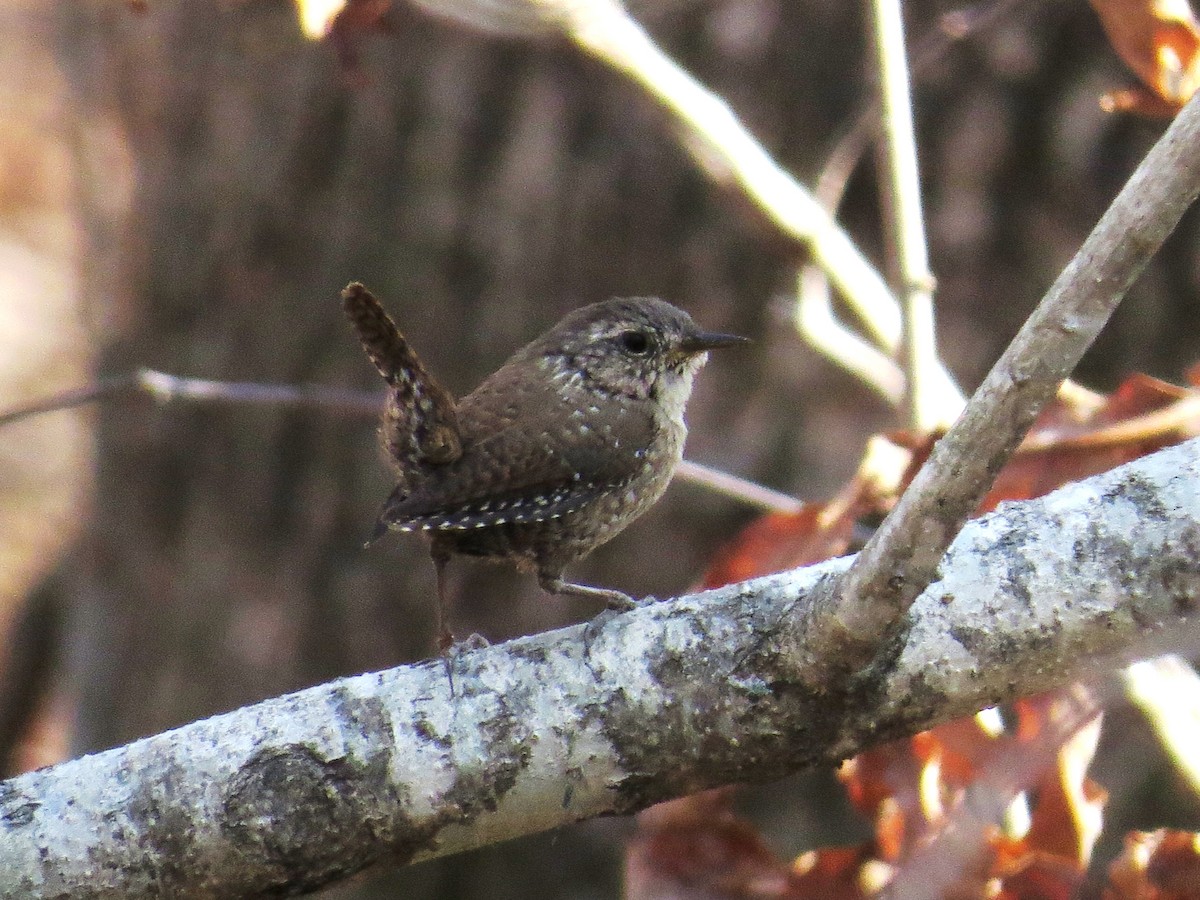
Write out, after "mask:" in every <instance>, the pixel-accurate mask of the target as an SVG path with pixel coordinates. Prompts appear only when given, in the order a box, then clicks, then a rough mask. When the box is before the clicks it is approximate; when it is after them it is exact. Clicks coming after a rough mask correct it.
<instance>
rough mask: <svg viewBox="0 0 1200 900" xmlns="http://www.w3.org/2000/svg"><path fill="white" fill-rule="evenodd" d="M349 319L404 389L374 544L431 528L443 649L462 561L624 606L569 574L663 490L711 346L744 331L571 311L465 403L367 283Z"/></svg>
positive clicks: (602, 309)
mask: <svg viewBox="0 0 1200 900" xmlns="http://www.w3.org/2000/svg"><path fill="white" fill-rule="evenodd" d="M342 298H343V304H344V306H345V309H346V314H347V315H348V316H349V317H350V320H351V321H352V322H353V323H354V326H355V328H356V329H357V330H358V333H359V337H360V339H361V340H362V343H363V346H364V347H365V348H366V350H367V354H368V356H370V357H371V360H372V362H374V363H375V366H376V368H377V369H379V371H380V373H381V374H382V375H383V377H384V379H385V380H386V381H387V382H388V384H389V385H390V386H391V390H390V391H389V395H388V401H387V406H386V407H385V409H384V415H383V422H382V425H381V427H380V434H381V437H382V440H383V443H384V446H385V448H386V450H387V452H388V455H389V457H390V458H391V460H392V463H393V465H394V467H395V469H396V474H397V481H398V484H397V486H396V489H395V490H394V491H393V492H392V494H391V496H390V497H389V498H388V500H387V503H386V504H385V505H384V508H383V512H382V514H381V515H380V518H379V523H378V525H377V526H376V532H375V537H378V536H380V535H381V534H383V533H384V532H386V531H387V530H389V529H392V530H396V531H423V532H426V533H428V534H429V535H430V538H431V541H432V543H431V552H432V555H433V559H434V562H435V564H436V567H437V574H438V602H439V615H440V617H441V624H440V629H439V631H440V635H439V640H440V642H441V646H442V647H443V648H445V647H447V646H449V644H450V642H451V641H452V640H453V639H452V637H451V635H450V632H449V629H448V628H446V627H445V616H444V605H445V591H444V577H443V575H444V569H445V564H446V561H447V560H448V559H449V558H450V556H451V555H452V554H455V553H458V554H464V555H469V556H478V557H484V558H488V559H494V560H502V561H508V562H511V563H514V564H515V565H516V566H517V567H518V568H519V569H521V570H522V571H530V572H534V573H536V574H537V576H538V581H539V583H540V584H541V586H542V587H543V588H544V589H545V590H546V591H548V592H550V593H557V594H574V595H577V596H586V597H593V598H596V599H600V600H603V601H604V602H605V603H606V604H607V605H609V606H611V607H615V608H622V609H627V608H629V607H630V606H632V605H633V604H634V601H633V600H632V599H631V598H630V597H628V596H626V595H625V594H623V593H621V592H619V591H612V590H604V589H600V588H592V587H586V586H584V585H579V584H572V583H570V582H566V581H564V580H563V578H562V573H563V570H564V568H565V567H566V566H567V565H569V564H570V563H572V562H574V561H575V560H577V559H579V558H580V557H582V556H585V555H586V554H588V553H589V552H591V551H592V550H594V549H595V548H596V547H598V546H599V545H600V544H603V543H604V542H605V541H607V540H609V539H610V538H612V537H613V536H614V535H616V534H617V533H618V532H619V531H621V530H622V529H623V528H624V527H625V526H626V525H628V524H629V523H630V522H632V521H633V520H634V519H636V518H637V517H638V516H640V515H641V514H642V513H644V512H645V511H646V510H647V509H649V508H650V507H651V506H652V505H653V504H654V503H655V501H657V500H658V498H659V497H660V496H662V493H663V491H664V490H666V487H667V484H668V482H669V481H670V480H671V475H672V474H673V472H674V470H675V466H676V464H677V463H678V462H679V460H680V459H681V457H682V455H683V443H684V439H685V437H686V436H687V427H686V426H685V424H684V421H683V412H684V407H685V405H686V404H687V400H688V397H689V396H690V394H691V390H692V379H693V377H694V376H695V373H696V372H697V371H698V370H699V369H700V367H701V366H702V365H704V362H705V361H706V359H707V358H708V354H707V351H708V350H711V349H715V348H719V347H727V346H731V345H733V344H736V343H740V342H741V341H742V340H743V338H739V337H734V336H731V335H724V334H712V333H709V332H705V331H701V330H700V329H699V328H698V327H697V326H696V324H695V323H694V322H693V321H692V319H691V317H690V316H688V314H687V313H685V312H683V311H682V310H680V309H677V308H676V307H674V306H672V305H671V304H669V303H666V302H664V301H662V300H656V299H653V298H628V299H614V300H608V301H605V302H602V303H594V304H592V305H591V306H585V307H583V308H582V309H578V310H575V311H574V312H572V313H570V314H569V315H567V316H566V317H565V318H564V319H563V320H562V321H561V322H559V323H558V324H557V325H555V326H554V327H553V328H552V329H550V331H548V332H546V333H545V334H544V335H542V336H541V337H540V338H538V339H537V340H535V341H533V342H532V343H530V344H528V345H527V346H526V347H524V348H523V349H521V350H519V351H517V353H515V354H514V355H513V356H512V357H511V358H510V359H509V360H508V361H507V362H506V363H505V364H504V365H503V366H501V367H500V369H498V370H497V371H496V372H495V373H493V374H492V375H491V376H489V377H488V378H487V379H485V380H484V382H483V383H482V384H480V385H479V387H477V388H476V389H475V390H474V391H472V392H471V393H470V394H468V395H466V396H465V397H463V398H462V399H461V400H459V401H457V403H456V402H455V400H454V397H453V395H452V394H451V393H450V392H449V391H447V390H446V389H445V388H443V387H442V386H441V385H440V384H438V382H437V381H436V380H434V378H433V377H432V376H431V375H430V374H429V372H428V371H427V370H426V369H425V367H424V366H423V365H422V364H421V362H420V360H418V359H417V357H416V355H415V354H414V353H413V351H412V349H411V348H410V347H409V345H408V343H407V342H406V341H405V340H404V337H403V336H402V335H401V334H400V332H399V331H398V330H397V329H396V326H395V324H394V323H393V322H392V321H391V319H390V318H388V316H387V313H386V312H384V310H383V308H382V307H381V306H380V304H379V302H378V300H376V299H375V297H373V296H372V295H371V294H370V293H369V292H368V291H367V290H366V288H364V287H363V286H362V285H360V284H351V285H350V286H349V287H347V288H346V290H345V291H343V292H342Z"/></svg>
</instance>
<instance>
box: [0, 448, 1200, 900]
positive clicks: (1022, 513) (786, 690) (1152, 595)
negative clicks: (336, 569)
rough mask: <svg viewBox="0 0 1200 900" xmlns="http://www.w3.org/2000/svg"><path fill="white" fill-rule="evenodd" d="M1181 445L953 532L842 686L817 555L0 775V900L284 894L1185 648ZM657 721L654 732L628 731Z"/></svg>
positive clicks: (1192, 552) (1189, 623) (1187, 482)
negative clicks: (710, 587)
mask: <svg viewBox="0 0 1200 900" xmlns="http://www.w3.org/2000/svg"><path fill="white" fill-rule="evenodd" d="M1197 485H1200V441H1191V442H1189V443H1186V444H1182V445H1179V446H1177V447H1173V448H1170V449H1168V450H1164V451H1161V452H1159V453H1157V454H1154V455H1152V456H1148V457H1144V458H1142V459H1140V460H1138V461H1136V462H1134V463H1130V464H1129V465H1126V466H1123V467H1121V468H1119V469H1116V470H1113V471H1112V472H1108V473H1105V474H1104V475H1101V476H1098V477H1096V478H1092V479H1089V480H1088V481H1086V482H1081V483H1079V484H1075V485H1069V486H1067V487H1066V488H1063V489H1062V490H1060V491H1057V492H1055V493H1054V494H1051V495H1049V496H1047V497H1045V498H1043V499H1041V500H1036V501H1031V502H1027V503H1020V504H1011V505H1008V506H1005V507H1003V508H1002V509H1001V510H1000V511H998V512H996V513H994V514H992V515H989V516H986V517H984V518H982V519H979V520H977V521H974V522H971V523H970V524H969V525H968V526H967V527H966V528H964V529H963V531H962V533H961V534H960V535H959V537H958V539H957V540H956V541H955V543H954V545H953V547H951V549H950V552H949V553H948V554H947V555H946V558H945V560H944V562H943V566H942V568H941V571H940V580H939V581H938V582H937V583H936V584H934V585H932V586H931V587H930V588H929V589H928V590H927V591H926V592H925V593H924V594H923V595H922V596H921V597H920V598H919V599H918V601H917V602H916V603H915V604H914V605H913V607H912V609H911V615H910V620H909V622H908V627H907V628H906V630H905V632H904V635H903V638H902V639H901V640H898V641H896V642H895V643H894V644H893V645H892V652H891V653H890V654H889V655H888V656H887V658H886V659H883V660H881V661H880V664H879V665H877V666H874V667H872V668H871V669H870V670H868V671H865V672H862V673H860V676H859V678H858V680H857V681H856V683H855V684H854V686H853V688H852V689H849V690H846V689H842V688H841V687H839V686H838V685H837V684H836V683H829V682H826V683H824V684H818V685H816V686H814V680H813V675H814V674H815V673H819V672H823V671H828V670H829V667H830V663H829V661H828V660H821V659H818V658H817V657H816V656H815V655H814V654H816V653H818V652H820V651H821V650H823V649H824V647H823V646H821V645H818V644H814V643H813V640H812V637H811V635H809V634H808V633H807V632H806V630H805V627H804V623H803V621H802V617H800V616H797V615H796V614H795V610H796V609H797V608H801V607H803V606H804V605H806V604H807V603H809V602H811V599H812V598H813V596H814V592H815V590H816V589H817V588H818V586H819V585H820V583H821V581H822V580H823V579H824V578H827V577H830V576H832V575H834V574H835V573H837V572H840V571H842V570H844V569H845V567H846V565H847V563H848V562H849V560H835V561H832V562H828V563H825V564H822V565H820V566H816V567H813V568H810V569H804V570H797V571H794V572H789V573H785V574H781V575H776V576H771V577H768V578H762V579H756V580H754V581H751V582H746V583H744V584H739V585H732V586H730V587H727V588H723V589H720V590H717V591H710V592H707V593H704V594H697V595H691V596H685V597H681V598H679V599H676V600H673V601H667V602H662V603H656V604H651V605H648V606H645V607H642V608H640V609H638V610H635V611H633V612H630V613H627V614H623V615H619V616H613V617H610V618H608V619H606V620H603V621H601V620H597V621H596V622H593V623H591V624H589V625H586V626H583V625H581V626H576V627H574V628H567V629H563V630H560V631H556V632H550V633H546V634H541V635H536V636H533V637H528V638H523V639H520V640H517V641H513V642H510V643H507V644H504V645H500V646H496V647H490V648H487V649H484V650H479V651H472V652H468V653H463V654H461V655H459V656H458V657H456V659H455V661H454V663H453V664H454V666H455V683H456V686H457V695H456V696H454V697H451V694H450V688H449V684H448V682H447V679H446V677H445V670H444V667H443V665H442V664H441V663H440V662H436V663H435V662H428V663H424V664H421V665H416V666H405V667H401V668H398V669H392V670H389V671H386V672H380V673H376V674H369V675H361V676H357V677H354V678H347V679H342V680H339V681H336V682H333V683H330V684H327V685H322V686H319V687H314V688H310V689H308V690H305V691H300V692H298V693H295V694H291V695H288V696H285V697H280V698H278V699H274V700H269V701H266V702H264V703H260V704H257V705H255V706H251V707H246V708H245V709H241V710H238V711H235V712H232V713H227V714H225V715H221V716H217V717H215V718H212V719H208V720H205V721H202V722H196V723H193V724H190V725H186V726H184V727H182V728H179V729H176V730H174V731H171V732H167V733H164V734H161V735H157V736H155V737H151V738H147V739H145V740H141V741H137V742H136V743H133V744H130V745H128V746H125V747H120V748H117V749H114V750H109V751H106V752H103V753H99V754H96V755H94V756H89V757H85V758H82V759H78V760H73V761H71V762H67V763H63V764H61V765H58V766H55V767H53V768H49V769H43V770H41V771H38V772H31V773H28V774H25V775H22V776H19V777H17V778H14V779H11V780H9V781H7V782H4V783H3V784H0V896H3V897H6V898H18V897H19V898H22V900H38V898H48V897H62V896H68V895H69V896H71V897H76V898H99V897H112V896H121V897H129V898H137V897H161V896H180V897H182V896H188V897H248V896H263V895H268V894H269V895H271V896H279V895H283V894H294V893H300V892H303V891H306V890H311V889H315V888H316V887H318V886H320V885H323V884H327V883H330V882H333V881H337V880H339V879H341V878H344V877H346V876H348V875H350V874H351V873H353V872H355V871H358V870H361V869H363V868H366V867H368V866H371V865H374V864H377V863H379V864H389V865H402V864H404V863H406V862H409V861H415V860H420V859H426V858H429V857H431V856H436V855H442V854H447V853H455V852H459V851H462V850H466V849H468V848H471V847H476V846H480V845H483V844H487V843H492V842H496V841H500V840H504V839H507V838H511V837H515V836H517V835H520V834H527V833H531V832H535V831H539V830H543V829H547V828H552V827H555V826H559V825H563V824H567V823H570V822H575V821H578V820H581V819H585V818H590V817H593V816H598V815H604V814H611V813H629V812H632V811H634V810H637V809H641V808H643V807H645V806H648V805H650V804H652V803H655V802H657V801H660V800H662V799H664V798H667V797H672V796H677V795H681V794H685V793H690V792H693V791H696V790H698V789H701V788H704V787H707V786H711V785H716V784H724V783H728V782H731V781H746V780H764V779H770V778H775V777H778V776H780V775H782V774H784V773H786V772H790V771H794V770H796V769H798V768H800V767H803V766H808V765H813V764H832V763H834V762H836V761H837V760H840V759H842V758H844V757H845V756H848V755H850V754H853V753H855V752H857V751H859V750H861V749H863V748H865V747H867V746H872V745H875V744H878V743H880V742H882V741H886V740H889V739H892V738H895V737H898V736H901V735H906V734H911V733H913V732H916V731H918V730H922V729H925V728H928V727H929V726H931V725H933V724H935V723H937V722H939V721H944V720H947V719H951V718H955V717H958V716H962V715H965V714H969V713H971V712H974V711H976V710H978V709H980V708H982V707H986V706H989V705H992V704H995V703H998V702H1002V701H1005V700H1011V699H1013V698H1015V697H1017V696H1022V695H1028V694H1032V693H1035V692H1038V691H1043V690H1046V689H1048V688H1051V687H1055V686H1060V685H1064V684H1067V683H1069V682H1071V681H1073V680H1074V679H1077V678H1079V677H1080V676H1081V675H1085V674H1086V673H1087V672H1089V671H1092V670H1095V669H1096V668H1097V667H1101V666H1102V667H1104V669H1108V668H1110V667H1111V666H1112V664H1113V663H1114V662H1115V661H1118V658H1121V659H1123V658H1127V657H1128V656H1129V655H1131V654H1132V653H1133V652H1135V649H1136V648H1137V647H1138V645H1139V644H1140V645H1142V649H1143V650H1145V649H1146V648H1147V645H1153V646H1154V648H1155V649H1159V648H1161V649H1167V648H1174V649H1179V650H1184V651H1186V650H1189V649H1192V648H1191V646H1190V645H1191V644H1192V643H1193V639H1194V638H1195V634H1194V633H1193V632H1194V627H1193V626H1194V625H1195V624H1196V623H1195V616H1194V615H1193V612H1194V608H1195V605H1196V603H1197V601H1198V600H1200V556H1198V555H1197V552H1196V548H1197V547H1200V488H1198V487H1197ZM648 722H653V723H654V724H655V727H653V728H647V727H646V723H648Z"/></svg>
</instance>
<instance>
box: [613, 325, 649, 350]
mask: <svg viewBox="0 0 1200 900" xmlns="http://www.w3.org/2000/svg"><path fill="white" fill-rule="evenodd" d="M618 340H619V341H620V342H621V346H622V347H624V348H625V349H626V350H628V351H629V352H630V353H632V354H634V355H635V356H641V355H642V354H643V353H647V352H649V350H650V338H649V336H647V334H646V333H645V332H644V331H622V332H621V335H620V337H619V338H618Z"/></svg>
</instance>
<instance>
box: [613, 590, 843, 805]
mask: <svg viewBox="0 0 1200 900" xmlns="http://www.w3.org/2000/svg"><path fill="white" fill-rule="evenodd" d="M774 613H775V614H776V615H777V614H778V610H775V611H774ZM672 615H673V617H676V618H677V619H679V620H680V623H681V624H684V625H686V626H687V627H688V628H690V630H691V631H692V632H693V633H694V634H695V636H696V640H694V641H692V642H689V643H688V645H687V646H688V649H687V650H686V651H683V650H680V649H679V647H667V648H660V649H658V650H657V652H656V651H655V650H651V651H650V654H651V655H650V658H649V659H648V660H647V662H648V665H649V674H650V675H651V676H652V677H653V679H654V680H655V681H656V682H657V683H658V685H660V687H661V691H662V693H661V697H662V698H663V700H662V702H661V704H659V705H655V706H654V708H653V710H652V711H651V710H648V709H646V708H645V707H643V706H642V704H641V703H640V702H639V700H638V698H637V697H636V696H630V695H628V694H626V693H625V692H623V691H620V690H614V691H612V692H611V693H610V694H609V695H608V696H607V697H606V702H605V703H604V705H603V714H602V716H601V718H600V719H599V721H600V725H601V727H602V729H603V730H604V732H605V734H606V736H607V738H608V740H609V741H610V742H611V743H612V746H613V748H614V751H615V752H616V754H617V758H618V761H619V766H620V769H621V770H622V772H623V773H624V777H623V778H622V779H621V781H620V783H619V784H617V785H615V791H616V794H615V797H614V804H615V807H616V812H618V813H627V812H631V811H634V810H638V809H644V808H645V807H646V806H649V805H651V804H652V803H655V802H658V801H660V800H662V799H665V798H667V797H671V796H678V795H680V794H684V793H690V792H694V791H697V790H701V789H703V788H707V787H711V786H713V785H716V784H728V783H732V782H738V781H762V780H769V779H772V778H777V777H780V776H782V775H783V774H785V773H787V772H789V771H794V770H795V769H796V768H799V767H801V766H804V765H807V764H812V763H814V762H817V761H828V760H827V756H826V755H825V751H824V748H825V747H827V746H829V744H830V741H829V736H830V735H831V734H834V733H837V730H838V729H839V728H840V726H841V724H842V718H843V714H844V711H845V706H844V695H843V694H839V692H838V691H837V689H836V686H833V685H830V686H828V688H827V689H826V690H823V691H820V692H814V691H813V690H812V689H811V688H809V687H807V686H806V685H805V684H803V683H800V682H799V681H798V680H796V679H795V678H794V677H793V676H792V675H791V674H790V670H789V668H788V665H789V664H788V660H787V658H786V653H784V652H782V651H781V649H780V647H779V646H778V644H777V642H776V639H775V637H771V638H766V639H763V640H761V641H760V642H759V644H758V646H757V648H756V650H755V652H754V659H753V662H752V663H749V664H746V665H735V668H734V670H733V671H730V669H729V665H730V664H729V661H728V659H727V658H725V657H723V656H722V655H721V654H720V653H714V654H709V653H707V652H706V651H705V648H706V647H708V646H712V645H713V644H714V643H715V642H716V641H719V640H725V639H727V638H725V637H722V636H720V635H717V634H709V633H708V632H707V629H708V628H709V626H710V624H711V623H710V622H709V621H708V620H707V617H704V616H698V615H695V614H693V613H691V612H688V611H682V610H681V611H679V612H677V613H673V614H672ZM755 618H756V617H754V616H751V617H748V618H746V617H740V616H739V617H725V618H724V619H722V621H723V622H724V623H726V624H728V623H729V622H734V621H736V622H738V624H739V626H743V627H745V628H746V629H748V630H750V629H755V630H756V633H758V634H759V635H760V636H761V635H762V634H764V633H771V634H774V632H772V631H771V624H770V623H766V624H765V625H764V624H763V623H757V624H756V622H755V621H754V619H755ZM609 627H610V628H612V627H618V628H619V627H624V626H623V625H618V624H615V623H614V624H612V625H610V626H609ZM758 629H764V630H758ZM672 630H674V629H672ZM776 630H777V629H776ZM650 716H653V718H652V719H650V718H649V717H650ZM780 723H786V724H784V725H782V726H781V725H780ZM734 735H736V736H737V740H736V741H734V740H733V737H734Z"/></svg>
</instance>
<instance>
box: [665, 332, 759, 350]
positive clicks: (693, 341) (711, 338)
mask: <svg viewBox="0 0 1200 900" xmlns="http://www.w3.org/2000/svg"><path fill="white" fill-rule="evenodd" d="M748 343H750V338H744V337H741V336H740V335H736V334H720V333H719V332H716V331H697V332H694V333H692V334H689V335H688V336H687V337H685V338H684V339H683V340H682V341H681V342H680V344H679V349H681V350H682V351H683V352H684V353H704V352H705V351H706V350H720V349H721V348H722V347H736V346H737V345H738V344H748Z"/></svg>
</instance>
